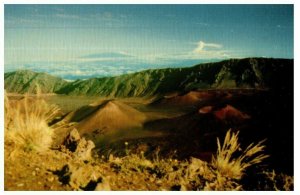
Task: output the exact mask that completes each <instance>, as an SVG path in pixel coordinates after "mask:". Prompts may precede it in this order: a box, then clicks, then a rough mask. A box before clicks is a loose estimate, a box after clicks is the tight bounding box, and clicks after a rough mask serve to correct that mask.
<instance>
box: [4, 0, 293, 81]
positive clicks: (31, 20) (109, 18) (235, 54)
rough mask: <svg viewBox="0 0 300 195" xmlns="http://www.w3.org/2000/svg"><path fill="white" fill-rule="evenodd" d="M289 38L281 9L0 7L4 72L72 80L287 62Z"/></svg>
mask: <svg viewBox="0 0 300 195" xmlns="http://www.w3.org/2000/svg"><path fill="white" fill-rule="evenodd" d="M216 13H217V14H216ZM292 37H293V7H292V6H289V5H280V6H278V5H98V6H95V5H5V72H8V71H14V70H18V69H30V70H34V71H41V72H48V73H51V74H53V75H56V76H60V77H63V78H65V79H70V80H73V79H78V78H89V77H103V76H112V75H120V74H124V73H131V72H135V71H139V70H144V69H149V68H161V67H176V66H192V65H195V64H198V63H200V62H207V61H220V60H222V59H229V58H245V57H273V58H293V38H292Z"/></svg>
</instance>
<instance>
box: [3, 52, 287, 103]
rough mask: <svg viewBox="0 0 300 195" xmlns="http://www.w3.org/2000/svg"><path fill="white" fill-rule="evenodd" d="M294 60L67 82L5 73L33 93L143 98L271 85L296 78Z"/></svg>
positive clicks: (8, 84) (12, 86)
mask: <svg viewBox="0 0 300 195" xmlns="http://www.w3.org/2000/svg"><path fill="white" fill-rule="evenodd" d="M292 71H293V60H292V59H271V58H245V59H230V60H224V61H221V62H215V63H205V64H199V65H196V66H193V67H187V68H165V69H150V70H145V71H141V72H136V73H132V74H124V75H120V76H115V77H104V78H91V79H87V80H76V81H74V82H66V81H64V80H63V79H61V78H58V77H53V76H51V75H48V74H46V73H35V72H31V71H16V72H10V73H5V89H6V90H7V91H8V92H15V93H25V92H29V93H33V92H35V90H36V84H38V85H39V86H40V88H41V91H42V92H44V93H58V94H67V95H90V96H93V95H97V96H107V97H142V96H152V95H159V94H166V93H170V92H175V91H177V92H178V91H180V92H185V91H190V90H197V89H231V88H260V89H264V88H272V87H276V88H278V87H280V86H278V85H277V84H279V85H280V81H281V80H282V81H284V80H286V79H293V78H292V75H290V74H291V73H292Z"/></svg>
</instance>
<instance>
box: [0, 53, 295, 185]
mask: <svg viewBox="0 0 300 195" xmlns="http://www.w3.org/2000/svg"><path fill="white" fill-rule="evenodd" d="M202 73H203V74H202ZM204 73H205V74H204ZM292 73H293V61H292V60H284V59H263V58H254V59H251V58H250V59H241V60H229V61H223V62H218V63H211V64H202V65H197V66H194V67H190V68H185V69H181V68H174V69H162V70H160V69H158V70H147V71H143V72H138V73H133V74H128V75H121V76H117V77H111V78H92V79H88V80H78V81H73V82H66V81H63V80H61V79H60V78H54V77H52V76H49V75H47V74H44V73H32V72H28V71H19V72H15V73H6V74H5V89H6V92H7V98H8V100H9V101H10V102H13V104H14V102H15V104H19V103H18V102H22V101H23V102H24V101H25V103H26V101H27V99H28V100H30V101H33V102H34V101H35V100H38V101H39V99H41V100H43V101H45V102H46V103H47V104H49V105H56V106H57V108H58V110H59V111H57V113H56V115H55V117H54V118H53V119H52V120H51V121H48V125H49V126H51V127H53V129H54V131H53V133H54V134H53V141H52V143H51V148H52V150H53V151H56V150H58V151H61V150H62V149H61V147H62V146H63V148H64V147H67V145H65V140H66V139H67V137H68V136H70V135H71V134H72V132H73V133H74V129H75V131H76V132H77V131H78V134H79V135H78V136H80V137H81V139H84V140H87V141H88V140H90V141H92V142H91V143H93V144H94V145H93V147H91V148H92V150H91V151H90V152H91V155H92V158H93V159H94V160H95V161H99V160H101V159H102V160H103V159H105V160H108V161H109V162H110V163H112V160H113V159H114V158H117V159H118V158H121V159H123V160H124V159H127V158H128V156H130V155H135V154H137V155H139V154H142V159H143V158H145V159H152V160H153V159H157V158H158V156H159V158H161V159H176V162H177V161H179V162H186V161H187V160H189V159H192V158H196V159H200V160H201V162H203V163H204V162H206V163H209V162H211V161H212V160H213V156H215V155H216V151H217V150H218V145H217V144H216V141H217V138H219V139H221V140H223V139H226V135H227V133H228V130H231V131H232V132H234V133H238V132H239V133H238V134H239V141H240V143H241V148H245V147H246V146H248V145H249V144H251V143H259V142H260V141H261V140H264V142H263V143H264V145H265V150H264V153H265V154H266V155H269V157H268V158H266V159H265V160H264V161H263V163H261V164H260V165H257V166H255V168H256V169H257V170H260V171H262V170H264V171H271V170H276V171H277V172H280V173H284V174H287V175H293V172H294V156H293V151H294V147H293V143H294V137H293V134H294V130H293V77H291V76H290V75H293V74H292ZM41 75H42V76H41ZM49 78H50V79H49ZM48 82H50V83H52V84H51V85H48V84H47V83H48ZM14 86H15V87H14ZM36 93H38V94H36ZM26 105H27V103H26V104H25V106H26ZM25 110H26V109H25ZM88 143H90V142H89V141H88V142H85V144H88ZM7 147H9V146H8V145H7ZM86 147H88V145H86ZM91 148H90V149H91ZM62 151H64V150H62ZM67 151H68V150H67ZM56 153H57V152H56ZM129 154H130V155H129ZM51 155H53V154H51ZM60 155H63V156H64V155H65V154H60V153H58V154H57V156H60ZM71 156H72V155H71ZM32 158H34V157H32ZM43 158H44V157H43ZM58 158H60V157H58ZM64 158H69V157H64ZM70 158H71V157H70ZM72 158H73V157H72ZM94 160H88V161H86V162H93V161H94ZM50 161H52V160H51V159H50ZM64 162H68V160H64V161H62V162H60V163H62V164H64ZM70 162H71V161H70ZM80 162H81V161H80ZM84 162H85V161H84ZM7 163H10V162H9V161H7ZM74 163H75V164H76V163H77V161H75V162H74ZM67 164H68V163H67ZM76 166H77V165H76ZM76 166H75V167H76ZM97 166H98V165H97ZM124 166H125V165H124ZM126 166H127V165H126ZM102 168H103V167H102ZM45 169H46V168H45ZM102 171H103V170H102ZM110 171H112V170H110ZM46 172H47V171H46ZM100 172H101V171H100ZM247 173H248V172H247ZM248 174H249V177H248V180H249V181H250V182H254V183H255V179H254V178H251V174H250V172H249V173H248ZM14 177H16V178H17V176H14ZM14 177H9V176H8V175H7V176H6V178H7V180H6V182H12V180H10V179H13V178H14ZM253 177H255V176H253ZM16 178H14V179H16ZM58 178H60V177H58ZM58 183H59V182H58ZM58 183H57V184H56V185H58V186H56V187H55V186H54V189H60V188H61V187H63V188H64V186H63V185H62V186H61V185H60V184H58ZM70 185H71V184H70ZM189 185H190V184H189ZM254 185H257V184H254ZM71 186H72V185H71ZM11 187H12V188H10V189H15V188H14V187H13V186H11ZM69 187H70V186H69ZM69 187H68V189H69ZM73 187H74V186H73ZM81 187H82V186H81ZM115 187H116V186H115ZM143 187H145V186H143ZM143 187H142V188H143ZM246 187H247V185H246V184H245V186H244V188H245V189H246ZM156 188H157V186H156ZM156 188H155V187H154V188H148V189H151V190H153V189H156ZM134 189H136V188H134ZM159 189H160V188H159ZM258 189H260V188H258Z"/></svg>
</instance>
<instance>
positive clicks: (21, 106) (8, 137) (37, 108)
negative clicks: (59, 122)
mask: <svg viewBox="0 0 300 195" xmlns="http://www.w3.org/2000/svg"><path fill="white" fill-rule="evenodd" d="M4 104H5V119H4V122H5V125H4V126H5V143H6V144H9V145H13V149H14V150H18V149H21V150H24V151H32V150H34V151H44V150H47V149H48V148H49V147H50V146H51V143H52V136H53V128H52V127H50V126H49V125H48V123H49V122H51V120H53V119H54V117H55V116H56V115H57V114H58V113H59V108H58V107H57V106H54V105H49V104H47V103H46V102H45V101H44V100H43V99H41V98H40V95H37V97H35V98H34V99H33V98H32V99H31V98H29V96H28V94H26V95H25V96H24V98H23V99H21V100H9V99H8V97H7V94H6V93H5V98H4Z"/></svg>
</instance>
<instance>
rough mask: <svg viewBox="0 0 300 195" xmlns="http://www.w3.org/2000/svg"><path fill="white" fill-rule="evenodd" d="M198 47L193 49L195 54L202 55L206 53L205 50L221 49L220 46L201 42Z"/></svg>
mask: <svg viewBox="0 0 300 195" xmlns="http://www.w3.org/2000/svg"><path fill="white" fill-rule="evenodd" d="M197 44H198V46H197V47H196V48H195V49H194V52H195V53H203V52H206V51H207V50H206V48H212V49H220V48H222V45H220V44H216V43H205V42H203V41H199V42H198V43H197Z"/></svg>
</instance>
